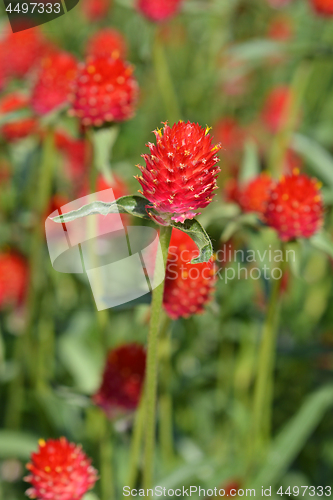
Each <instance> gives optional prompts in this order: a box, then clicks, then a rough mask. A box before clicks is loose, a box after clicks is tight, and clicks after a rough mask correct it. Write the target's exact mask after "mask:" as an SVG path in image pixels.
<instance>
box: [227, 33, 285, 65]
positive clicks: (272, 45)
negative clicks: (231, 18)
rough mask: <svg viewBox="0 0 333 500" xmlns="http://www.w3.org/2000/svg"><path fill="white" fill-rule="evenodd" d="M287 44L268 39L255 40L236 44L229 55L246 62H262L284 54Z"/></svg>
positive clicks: (229, 51)
mask: <svg viewBox="0 0 333 500" xmlns="http://www.w3.org/2000/svg"><path fill="white" fill-rule="evenodd" d="M285 48H286V44H284V43H281V42H276V41H272V40H268V39H265V38H264V39H259V38H258V39H255V40H250V41H248V42H244V43H238V44H237V43H236V44H233V46H232V47H231V48H230V49H229V50H228V51H227V54H228V55H230V56H232V57H235V58H239V59H241V60H242V61H244V62H254V61H261V60H262V59H266V58H267V57H272V56H275V55H279V54H282V53H283V51H284V50H285Z"/></svg>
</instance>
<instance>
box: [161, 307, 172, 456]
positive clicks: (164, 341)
mask: <svg viewBox="0 0 333 500" xmlns="http://www.w3.org/2000/svg"><path fill="white" fill-rule="evenodd" d="M170 326H171V319H170V318H169V317H167V316H166V317H165V319H164V322H163V327H162V331H161V343H160V354H161V356H160V358H161V381H162V383H161V386H162V387H161V395H160V397H159V435H160V444H161V452H162V458H163V462H164V464H165V465H167V464H172V462H173V459H174V451H173V430H172V397H171V392H170V380H171V355H172V343H171V328H170Z"/></svg>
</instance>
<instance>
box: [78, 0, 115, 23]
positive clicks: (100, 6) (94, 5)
mask: <svg viewBox="0 0 333 500" xmlns="http://www.w3.org/2000/svg"><path fill="white" fill-rule="evenodd" d="M112 3H113V2H112V0H83V2H82V11H83V13H84V15H85V17H86V18H87V19H88V21H99V20H101V19H104V18H105V17H106V16H107V14H108V11H109V9H110V7H111V5H112Z"/></svg>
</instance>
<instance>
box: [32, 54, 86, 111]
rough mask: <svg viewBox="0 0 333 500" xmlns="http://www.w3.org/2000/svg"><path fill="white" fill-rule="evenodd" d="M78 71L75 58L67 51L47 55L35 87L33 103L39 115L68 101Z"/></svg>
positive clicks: (42, 62)
mask: <svg viewBox="0 0 333 500" xmlns="http://www.w3.org/2000/svg"><path fill="white" fill-rule="evenodd" d="M76 72H77V62H76V60H75V58H74V57H73V56H72V55H71V54H68V53H67V52H58V53H55V54H52V55H50V56H48V57H45V58H44V59H43V60H42V61H41V67H40V69H39V74H38V77H37V81H36V84H35V87H34V89H33V91H32V98H31V105H32V108H33V110H34V111H35V112H36V113H38V114H39V115H45V114H46V113H49V112H50V111H52V110H54V109H56V108H57V107H59V106H61V105H63V104H65V103H66V102H67V101H68V96H69V91H70V85H71V83H72V82H73V81H74V78H75V76H76Z"/></svg>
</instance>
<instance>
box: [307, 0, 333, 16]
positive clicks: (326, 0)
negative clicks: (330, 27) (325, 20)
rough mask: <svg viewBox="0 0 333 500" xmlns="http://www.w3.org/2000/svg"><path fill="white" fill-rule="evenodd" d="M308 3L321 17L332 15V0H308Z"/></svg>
mask: <svg viewBox="0 0 333 500" xmlns="http://www.w3.org/2000/svg"><path fill="white" fill-rule="evenodd" d="M310 3H311V5H312V7H313V9H314V10H315V11H316V12H317V14H319V15H321V16H323V17H331V16H333V1H332V0H310Z"/></svg>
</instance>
